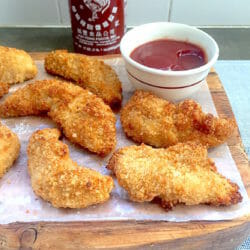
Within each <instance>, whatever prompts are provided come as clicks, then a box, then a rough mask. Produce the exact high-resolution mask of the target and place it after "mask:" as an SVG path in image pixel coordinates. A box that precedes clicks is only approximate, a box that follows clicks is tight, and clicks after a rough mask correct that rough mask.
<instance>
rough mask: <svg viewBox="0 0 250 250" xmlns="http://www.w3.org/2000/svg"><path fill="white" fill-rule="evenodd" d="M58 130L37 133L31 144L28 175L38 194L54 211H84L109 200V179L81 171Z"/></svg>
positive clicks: (111, 186)
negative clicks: (58, 208) (75, 209)
mask: <svg viewBox="0 0 250 250" xmlns="http://www.w3.org/2000/svg"><path fill="white" fill-rule="evenodd" d="M59 137H60V131H59V130H58V129H43V130H39V131H37V132H35V133H34V134H33V135H32V136H31V138H30V140H29V144H28V148H27V154H28V171H29V174H30V177H31V185H32V188H33V190H34V192H35V193H36V195H38V196H40V197H41V198H43V199H44V200H46V201H49V202H51V204H52V205H53V206H54V207H64V208H84V207H87V206H90V205H93V204H98V203H103V202H105V201H107V200H108V199H109V194H110V192H111V190H112V188H113V186H114V184H113V180H112V178H111V177H110V176H103V175H101V174H100V173H98V172H96V171H94V170H92V169H88V168H85V167H80V166H78V165H77V163H76V162H74V161H73V160H72V159H71V158H70V156H69V148H68V146H67V145H66V144H64V143H63V142H62V141H59Z"/></svg>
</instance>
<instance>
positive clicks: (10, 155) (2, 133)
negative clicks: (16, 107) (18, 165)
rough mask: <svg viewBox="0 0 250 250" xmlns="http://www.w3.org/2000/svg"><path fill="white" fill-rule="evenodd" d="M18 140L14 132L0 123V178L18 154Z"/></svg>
mask: <svg viewBox="0 0 250 250" xmlns="http://www.w3.org/2000/svg"><path fill="white" fill-rule="evenodd" d="M19 152H20V142H19V139H18V137H17V135H16V134H15V133H13V132H12V131H11V130H10V129H9V128H7V127H6V126H4V125H2V124H1V123H0V178H2V177H3V175H4V174H5V173H6V172H7V171H8V170H9V168H10V167H11V166H12V165H13V163H14V161H15V160H16V159H17V157H18V156H19Z"/></svg>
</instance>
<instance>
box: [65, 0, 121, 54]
mask: <svg viewBox="0 0 250 250" xmlns="http://www.w3.org/2000/svg"><path fill="white" fill-rule="evenodd" d="M124 5H125V4H124V0H69V8H70V14H71V24H72V36H73V41H74V49H75V51H76V52H77V53H83V54H87V55H106V54H117V53H120V48H119V47H120V41H121V38H122V36H123V35H124V32H125V22H124Z"/></svg>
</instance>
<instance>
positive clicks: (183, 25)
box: [120, 22, 219, 76]
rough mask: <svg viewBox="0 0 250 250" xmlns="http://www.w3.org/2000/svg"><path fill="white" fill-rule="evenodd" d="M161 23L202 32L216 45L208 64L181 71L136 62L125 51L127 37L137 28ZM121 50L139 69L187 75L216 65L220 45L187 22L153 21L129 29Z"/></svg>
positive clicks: (165, 73) (161, 73) (162, 73)
mask: <svg viewBox="0 0 250 250" xmlns="http://www.w3.org/2000/svg"><path fill="white" fill-rule="evenodd" d="M160 25H166V26H171V25H172V26H179V27H183V28H188V29H192V30H194V32H199V33H202V34H203V35H204V36H205V37H207V38H208V39H209V40H210V41H211V42H212V44H213V45H214V48H215V53H214V55H213V56H212V58H211V59H210V60H209V61H208V62H207V63H206V64H204V65H202V66H200V67H197V68H193V69H189V70H179V71H166V70H162V69H155V68H150V67H147V66H144V65H142V64H140V63H138V62H136V61H135V60H133V59H132V58H131V57H130V55H128V53H126V52H125V48H124V40H125V38H126V37H127V36H129V35H130V34H131V33H132V32H135V31H136V30H139V29H142V28H145V27H147V26H160ZM152 41H153V40H152ZM120 51H121V54H122V56H123V58H124V59H125V61H127V62H129V63H130V64H131V65H133V66H134V67H136V68H138V69H140V70H142V71H146V72H148V73H152V74H158V75H162V76H187V75H193V74H197V73H200V72H203V71H206V70H208V69H210V68H211V67H212V66H213V65H214V63H215V62H216V61H217V59H218V57H219V47H218V44H217V43H216V41H215V40H214V39H213V37H211V36H210V35H209V34H208V33H206V32H204V31H203V30H200V29H198V28H196V27H193V26H190V25H187V24H183V23H174V22H152V23H146V24H142V25H139V26H136V27H135V28H133V29H131V30H130V31H128V32H127V33H126V34H125V35H124V36H123V38H122V40H121V43H120Z"/></svg>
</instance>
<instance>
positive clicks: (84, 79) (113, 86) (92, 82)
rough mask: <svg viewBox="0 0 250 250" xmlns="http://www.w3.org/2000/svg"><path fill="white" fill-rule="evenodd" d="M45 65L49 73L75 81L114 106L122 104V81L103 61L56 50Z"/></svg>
mask: <svg viewBox="0 0 250 250" xmlns="http://www.w3.org/2000/svg"><path fill="white" fill-rule="evenodd" d="M44 65H45V69H46V71H47V72H48V73H50V74H53V75H58V76H61V77H64V78H65V79H68V80H73V81H75V82H76V83H77V84H78V85H79V86H81V87H83V88H86V89H88V90H90V91H91V92H93V93H94V94H96V95H97V96H99V97H101V98H102V99H103V100H104V102H105V103H106V104H108V105H110V106H111V107H112V108H117V107H120V106H121V101H122V88H121V82H120V80H119V78H118V76H117V74H116V73H115V71H114V70H113V69H112V68H111V67H110V66H109V65H107V64H105V63H104V62H103V61H101V60H98V59H95V58H93V57H89V56H85V55H80V54H75V53H68V52H67V51H66V50H56V51H52V52H50V53H49V54H48V55H47V56H46V58H45V63H44Z"/></svg>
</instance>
